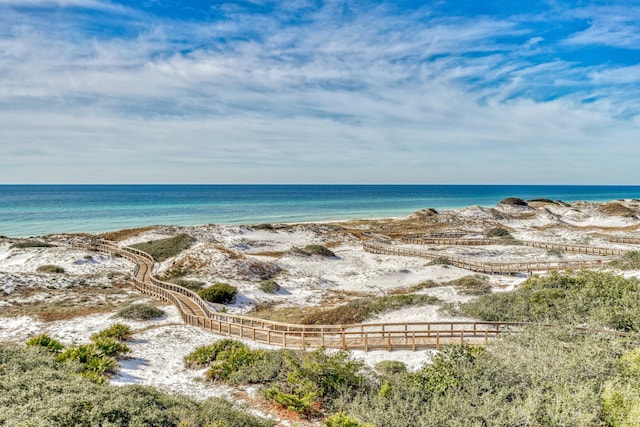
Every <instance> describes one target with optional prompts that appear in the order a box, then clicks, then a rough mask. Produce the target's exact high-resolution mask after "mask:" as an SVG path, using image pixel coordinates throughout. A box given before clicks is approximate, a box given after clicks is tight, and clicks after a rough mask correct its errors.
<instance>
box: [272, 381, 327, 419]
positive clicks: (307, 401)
mask: <svg viewBox="0 0 640 427" xmlns="http://www.w3.org/2000/svg"><path fill="white" fill-rule="evenodd" d="M264 395H265V397H266V398H267V399H269V400H272V401H274V402H276V403H278V404H280V405H281V406H282V407H283V408H286V409H288V410H290V411H293V412H298V413H300V414H304V415H306V416H307V417H311V416H314V415H316V414H317V410H315V409H314V407H313V403H314V400H315V398H316V395H315V393H305V394H304V395H303V396H298V395H297V394H293V393H285V392H283V391H282V390H280V389H279V388H278V387H276V386H273V387H270V388H268V389H267V390H265V392H264Z"/></svg>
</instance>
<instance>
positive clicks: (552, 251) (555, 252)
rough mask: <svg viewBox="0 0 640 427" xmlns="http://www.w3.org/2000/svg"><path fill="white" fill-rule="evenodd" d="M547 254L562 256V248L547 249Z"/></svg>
mask: <svg viewBox="0 0 640 427" xmlns="http://www.w3.org/2000/svg"><path fill="white" fill-rule="evenodd" d="M547 255H548V256H552V257H556V258H562V257H563V255H564V251H563V250H562V249H555V248H554V249H549V250H548V251H547Z"/></svg>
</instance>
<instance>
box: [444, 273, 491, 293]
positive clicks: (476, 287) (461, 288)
mask: <svg viewBox="0 0 640 427" xmlns="http://www.w3.org/2000/svg"><path fill="white" fill-rule="evenodd" d="M446 284H447V285H449V286H454V287H455V288H456V289H457V291H458V293H460V294H463V295H483V294H488V293H490V292H491V283H489V281H488V280H487V279H486V278H485V277H484V276H478V275H471V276H465V277H461V278H459V279H456V280H452V281H450V282H448V283H446Z"/></svg>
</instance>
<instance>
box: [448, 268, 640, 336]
mask: <svg viewBox="0 0 640 427" xmlns="http://www.w3.org/2000/svg"><path fill="white" fill-rule="evenodd" d="M639 299H640V279H637V278H625V277H623V276H619V275H615V274H611V273H604V272H594V271H580V272H573V273H552V274H549V275H546V276H544V277H536V276H534V277H532V278H529V279H527V281H525V282H524V283H523V284H521V285H520V287H519V288H518V289H516V290H514V291H512V292H501V293H494V294H489V295H483V296H481V297H479V298H478V299H477V300H475V301H471V302H469V303H466V304H462V305H461V306H460V310H459V312H458V314H462V315H465V316H468V317H474V318H479V319H481V320H488V321H514V322H546V323H555V324H581V325H584V324H586V325H590V326H593V327H596V328H613V329H617V330H622V331H639V330H640V305H638V303H637V301H638V300H639Z"/></svg>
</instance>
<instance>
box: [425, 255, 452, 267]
mask: <svg viewBox="0 0 640 427" xmlns="http://www.w3.org/2000/svg"><path fill="white" fill-rule="evenodd" d="M429 265H451V260H450V259H449V258H447V257H446V256H439V257H437V258H434V259H432V260H431V262H430V263H429Z"/></svg>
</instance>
